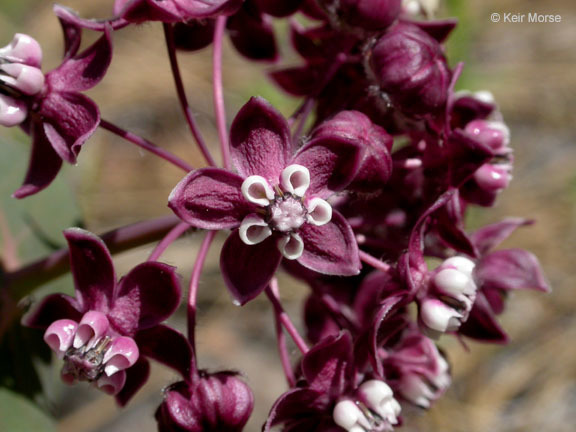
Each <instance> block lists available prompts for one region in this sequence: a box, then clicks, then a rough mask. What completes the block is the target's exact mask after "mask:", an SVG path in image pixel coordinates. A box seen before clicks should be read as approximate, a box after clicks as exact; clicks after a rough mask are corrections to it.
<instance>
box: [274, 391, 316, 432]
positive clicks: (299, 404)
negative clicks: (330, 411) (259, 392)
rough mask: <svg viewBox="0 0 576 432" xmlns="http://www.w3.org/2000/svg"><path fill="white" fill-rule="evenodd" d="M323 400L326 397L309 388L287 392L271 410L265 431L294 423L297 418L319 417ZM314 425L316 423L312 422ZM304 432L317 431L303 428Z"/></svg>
mask: <svg viewBox="0 0 576 432" xmlns="http://www.w3.org/2000/svg"><path fill="white" fill-rule="evenodd" d="M323 398H326V396H325V395H322V394H321V393H318V392H316V391H313V390H310V389H308V388H296V389H293V390H289V391H287V392H286V393H284V394H283V395H281V396H280V397H279V398H278V399H277V400H276V402H275V403H274V405H273V406H272V408H271V409H270V414H269V415H268V420H267V421H266V424H265V425H264V427H263V431H264V432H269V431H271V430H272V427H273V426H275V425H278V424H281V423H285V422H287V423H292V422H294V419H296V418H303V419H304V418H306V417H311V416H314V415H319V414H320V413H319V410H322V408H323V407H322V402H321V400H322V399H323ZM312 423H314V422H313V421H312ZM304 426H305V425H304ZM302 430H303V431H304V430H310V431H312V430H315V429H311V428H303V429H302Z"/></svg>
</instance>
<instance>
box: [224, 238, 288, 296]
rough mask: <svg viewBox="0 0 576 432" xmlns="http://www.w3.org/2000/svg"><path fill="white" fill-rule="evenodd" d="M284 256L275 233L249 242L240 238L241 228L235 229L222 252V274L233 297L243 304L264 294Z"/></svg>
mask: <svg viewBox="0 0 576 432" xmlns="http://www.w3.org/2000/svg"><path fill="white" fill-rule="evenodd" d="M281 259H282V254H281V253H280V251H279V250H278V247H277V246H276V239H275V236H270V237H268V238H267V239H266V240H264V241H263V242H262V243H258V244H255V245H247V244H245V243H244V242H243V241H242V240H241V239H240V236H239V235H238V230H236V231H234V232H232V233H231V234H230V236H229V237H228V239H226V242H224V246H222V252H221V254H220V268H221V269H222V276H223V277H224V282H226V286H227V287H228V289H229V290H230V293H231V294H232V297H234V299H235V300H236V301H237V302H238V303H240V304H241V305H243V304H245V303H246V302H248V301H250V300H252V299H253V298H254V297H256V296H257V295H258V294H260V293H261V292H262V290H264V288H266V286H267V285H268V284H269V283H270V279H272V277H273V276H274V273H275V272H276V269H277V268H278V265H280V261H281Z"/></svg>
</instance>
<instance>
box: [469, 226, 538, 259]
mask: <svg viewBox="0 0 576 432" xmlns="http://www.w3.org/2000/svg"><path fill="white" fill-rule="evenodd" d="M532 223H533V221H531V220H529V219H523V218H507V219H504V220H503V221H501V222H497V223H494V224H490V225H486V226H485V227H482V228H480V229H479V230H477V231H476V232H474V233H473V234H472V235H471V236H470V237H471V239H472V242H473V243H474V245H475V246H476V247H477V248H478V252H479V253H480V255H485V254H486V253H488V251H490V250H491V249H494V248H495V247H496V246H498V245H499V244H500V243H502V242H503V241H504V240H506V239H507V238H508V237H509V236H510V235H511V234H512V233H513V232H514V231H516V229H518V228H520V227H522V226H525V225H531V224H532Z"/></svg>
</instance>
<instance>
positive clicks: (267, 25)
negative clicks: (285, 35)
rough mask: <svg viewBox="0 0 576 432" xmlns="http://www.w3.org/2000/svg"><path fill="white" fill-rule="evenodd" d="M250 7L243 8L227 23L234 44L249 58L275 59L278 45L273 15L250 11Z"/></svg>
mask: <svg viewBox="0 0 576 432" xmlns="http://www.w3.org/2000/svg"><path fill="white" fill-rule="evenodd" d="M248 9H249V8H241V9H240V10H239V11H238V12H237V13H235V14H234V15H232V16H231V17H230V18H229V19H228V21H227V23H226V27H227V28H228V30H229V32H228V34H229V36H230V40H231V41H232V44H233V45H234V47H235V48H236V49H237V50H238V52H239V53H240V54H242V55H243V56H245V57H247V58H249V59H252V60H266V61H275V60H276V59H277V58H278V47H277V46H276V38H275V37H274V26H273V21H272V19H271V17H269V16H266V15H262V14H257V13H249V11H248ZM251 9H252V10H254V8H251Z"/></svg>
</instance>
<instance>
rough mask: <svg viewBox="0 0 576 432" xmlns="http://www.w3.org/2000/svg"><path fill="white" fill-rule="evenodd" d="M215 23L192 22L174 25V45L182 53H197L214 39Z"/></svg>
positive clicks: (207, 20) (209, 21) (207, 21)
mask: <svg viewBox="0 0 576 432" xmlns="http://www.w3.org/2000/svg"><path fill="white" fill-rule="evenodd" d="M215 27H216V21H215V20H213V19H205V20H192V21H188V22H179V23H176V24H174V43H175V44H176V48H177V49H179V50H182V51H198V50H200V49H202V48H206V47H207V46H208V45H210V44H211V43H212V40H213V39H214V28H215Z"/></svg>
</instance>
